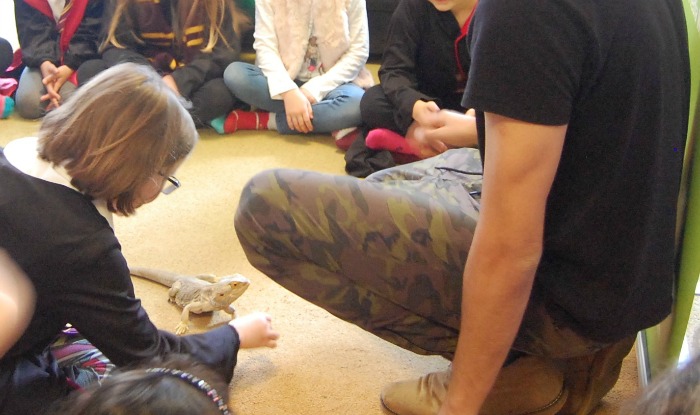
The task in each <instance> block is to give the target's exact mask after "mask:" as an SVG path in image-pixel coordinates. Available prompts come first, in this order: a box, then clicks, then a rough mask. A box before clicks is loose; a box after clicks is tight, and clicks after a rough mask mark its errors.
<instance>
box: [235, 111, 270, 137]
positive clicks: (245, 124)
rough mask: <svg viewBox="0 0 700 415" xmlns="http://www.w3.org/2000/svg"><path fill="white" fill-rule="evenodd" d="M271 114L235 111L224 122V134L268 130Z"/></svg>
mask: <svg viewBox="0 0 700 415" xmlns="http://www.w3.org/2000/svg"><path fill="white" fill-rule="evenodd" d="M269 119H270V113H269V112H263V111H240V110H235V111H231V113H230V114H229V115H228V116H227V117H226V120H225V121H224V132H225V133H235V132H236V131H238V130H267V121H268V120H269Z"/></svg>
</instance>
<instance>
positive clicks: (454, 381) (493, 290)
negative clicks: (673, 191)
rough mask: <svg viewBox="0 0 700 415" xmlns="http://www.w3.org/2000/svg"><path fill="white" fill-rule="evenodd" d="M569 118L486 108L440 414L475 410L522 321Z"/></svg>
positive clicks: (465, 414)
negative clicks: (530, 117) (476, 207)
mask: <svg viewBox="0 0 700 415" xmlns="http://www.w3.org/2000/svg"><path fill="white" fill-rule="evenodd" d="M565 134H566V125H563V126H543V125H536V124H529V123H525V122H522V121H518V120H514V119H511V118H507V117H503V116H499V115H495V114H490V113H487V114H486V143H487V144H486V159H485V170H484V181H483V189H482V196H481V213H480V217H479V222H478V224H477V227H476V231H475V235H474V240H473V242H472V246H471V249H470V252H469V257H468V259H467V264H466V268H465V271H464V287H463V292H462V320H461V325H460V337H459V342H458V345H457V351H456V354H455V359H454V361H453V367H452V378H451V380H450V385H449V390H448V393H447V397H446V399H445V402H444V403H443V407H442V409H441V411H440V415H452V414H460V415H476V414H478V412H479V409H480V407H481V405H482V404H483V402H484V400H485V399H486V396H487V395H488V393H489V390H490V389H491V386H492V385H493V382H494V381H495V379H496V376H497V375H498V372H499V370H500V368H501V366H502V364H503V362H504V360H505V357H506V355H507V353H508V351H509V350H510V346H511V345H512V343H513V340H514V338H515V335H516V334H517V331H518V328H519V326H520V322H521V320H522V317H523V314H524V311H525V308H526V306H527V302H528V299H529V295H530V291H531V289H532V284H533V280H534V275H535V270H536V269H537V264H538V263H539V260H540V256H541V253H542V236H543V231H544V214H545V204H546V200H547V196H548V194H549V190H550V188H551V185H552V182H553V180H554V175H555V173H556V170H557V166H558V164H559V159H560V157H561V151H562V147H563V144H564V136H565Z"/></svg>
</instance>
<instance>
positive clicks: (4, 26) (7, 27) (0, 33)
mask: <svg viewBox="0 0 700 415" xmlns="http://www.w3.org/2000/svg"><path fill="white" fill-rule="evenodd" d="M0 37H3V38H5V39H7V40H8V41H9V42H10V44H12V47H13V48H14V49H17V48H18V47H19V42H17V31H16V27H15V10H14V1H13V0H0Z"/></svg>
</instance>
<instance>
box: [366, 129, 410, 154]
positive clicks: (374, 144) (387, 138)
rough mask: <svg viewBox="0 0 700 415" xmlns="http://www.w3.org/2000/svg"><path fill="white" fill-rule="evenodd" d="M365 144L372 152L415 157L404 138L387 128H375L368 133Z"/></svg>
mask: <svg viewBox="0 0 700 415" xmlns="http://www.w3.org/2000/svg"><path fill="white" fill-rule="evenodd" d="M365 144H366V145H367V147H368V148H371V149H372V150H389V151H391V152H393V153H401V154H412V155H415V152H414V151H413V149H412V148H411V146H409V145H408V143H407V142H406V139H405V138H404V137H403V136H401V135H400V134H398V133H395V132H393V131H391V130H388V129H386V128H375V129H374V130H371V131H370V132H369V133H367V137H365Z"/></svg>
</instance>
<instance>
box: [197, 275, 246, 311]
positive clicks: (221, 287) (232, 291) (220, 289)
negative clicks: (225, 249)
mask: <svg viewBox="0 0 700 415" xmlns="http://www.w3.org/2000/svg"><path fill="white" fill-rule="evenodd" d="M249 286H250V280H249V279H248V278H246V277H244V276H243V275H241V274H233V275H228V276H225V277H222V278H221V279H219V281H218V282H217V283H215V284H212V285H211V286H209V287H207V288H208V290H211V294H212V295H211V298H212V301H213V302H215V303H217V304H222V305H229V304H231V303H232V302H234V301H236V299H238V297H240V296H241V295H242V294H243V293H244V292H245V290H247V289H248V287H249Z"/></svg>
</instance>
